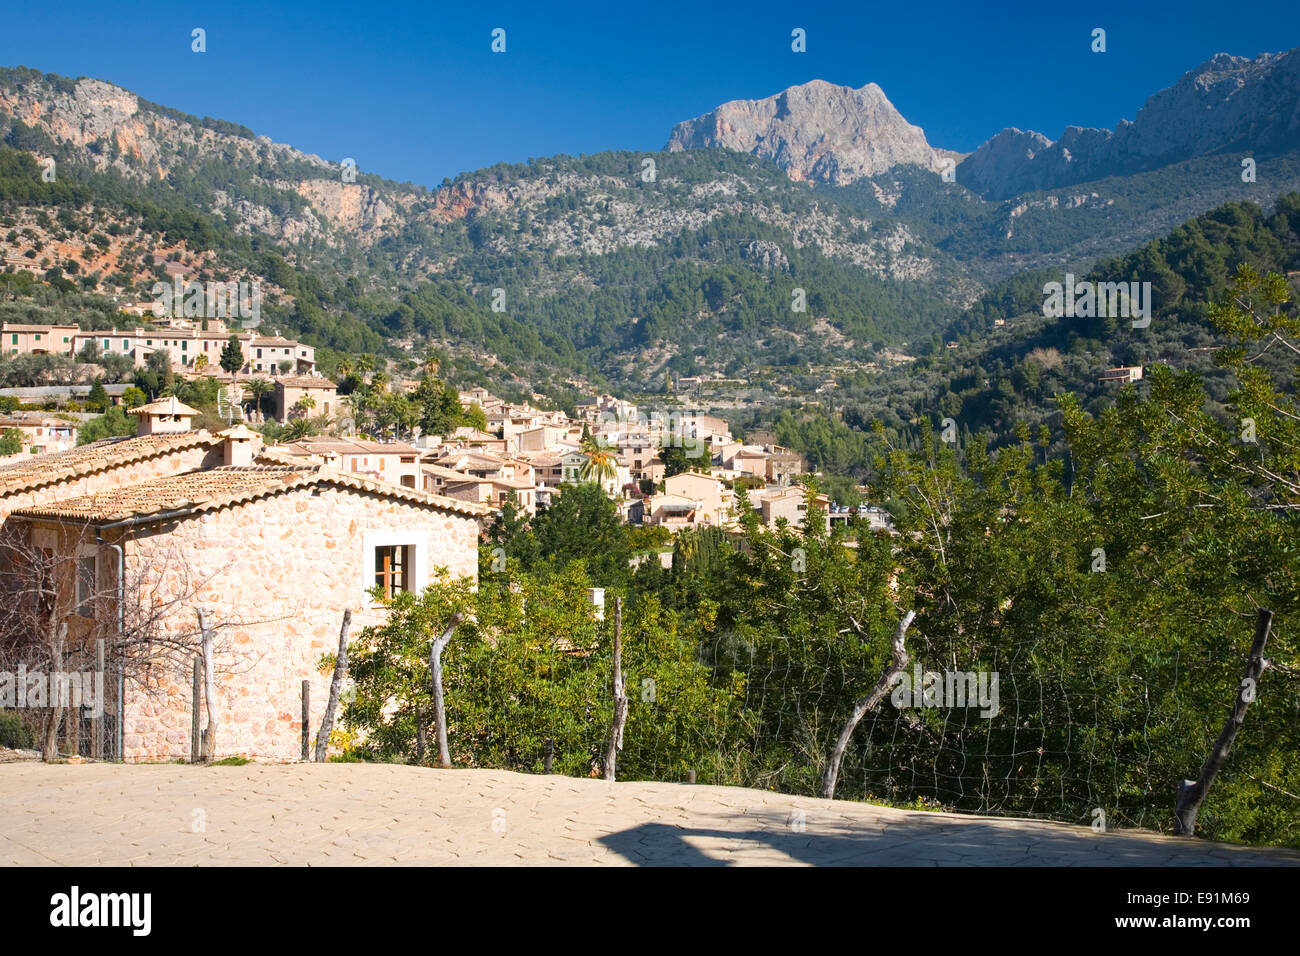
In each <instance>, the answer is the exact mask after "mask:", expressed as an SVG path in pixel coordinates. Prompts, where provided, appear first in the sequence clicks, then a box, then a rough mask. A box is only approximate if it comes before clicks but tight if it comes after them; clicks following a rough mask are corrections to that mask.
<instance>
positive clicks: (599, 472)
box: [578, 435, 618, 485]
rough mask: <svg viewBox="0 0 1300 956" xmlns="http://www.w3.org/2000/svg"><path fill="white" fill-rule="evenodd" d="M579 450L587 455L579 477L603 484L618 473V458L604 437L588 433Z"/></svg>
mask: <svg viewBox="0 0 1300 956" xmlns="http://www.w3.org/2000/svg"><path fill="white" fill-rule="evenodd" d="M579 450H580V451H581V452H582V453H583V454H584V455H586V456H587V460H586V461H584V462H583V463H582V468H581V469H580V470H579V471H578V477H579V478H581V479H582V480H583V481H596V482H599V483H600V484H602V485H603V484H604V483H605V482H606V481H609V480H611V479H612V478H614V477H615V476H616V475H617V474H618V459H617V457H616V456H615V455H614V451H613V449H612V447H611V446H610V445H608V444H606V443H605V441H604V440H603V439H600V438H593V437H591V436H590V435H588V436H587V437H586V438H585V439H583V442H582V447H581V448H580V449H579Z"/></svg>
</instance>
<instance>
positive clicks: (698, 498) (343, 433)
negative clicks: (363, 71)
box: [0, 306, 885, 531]
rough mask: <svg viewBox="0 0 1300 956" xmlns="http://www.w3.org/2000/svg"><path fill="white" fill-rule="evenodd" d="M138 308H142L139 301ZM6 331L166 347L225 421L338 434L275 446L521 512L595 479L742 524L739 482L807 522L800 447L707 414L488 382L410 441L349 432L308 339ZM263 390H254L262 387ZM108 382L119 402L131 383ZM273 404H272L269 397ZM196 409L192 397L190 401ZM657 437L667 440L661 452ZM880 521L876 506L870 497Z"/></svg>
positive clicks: (643, 518)
mask: <svg viewBox="0 0 1300 956" xmlns="http://www.w3.org/2000/svg"><path fill="white" fill-rule="evenodd" d="M132 308H135V309H136V311H135V312H134V313H132V314H136V315H141V314H143V313H142V312H141V310H140V307H130V306H129V307H127V308H126V309H124V311H125V312H128V313H130V310H131V309H132ZM0 341H2V342H3V346H4V349H5V351H6V352H7V353H9V354H11V355H39V354H62V355H69V356H78V355H83V354H84V350H85V349H86V347H87V345H89V346H90V347H91V348H92V349H94V350H97V352H99V353H114V354H119V355H122V356H124V357H126V358H128V359H130V360H131V362H132V363H133V366H134V367H135V368H142V367H144V366H145V365H146V364H147V363H148V362H149V360H150V356H152V355H154V354H156V353H160V352H161V353H165V354H166V355H167V356H168V360H169V363H170V365H171V367H172V368H174V369H176V370H177V374H178V376H179V377H180V378H182V379H185V380H188V381H194V380H197V379H211V380H213V381H215V382H217V383H218V384H219V386H220V394H221V404H222V406H223V407H224V408H225V409H226V411H227V414H228V418H229V424H233V423H234V422H235V421H247V422H248V423H249V424H253V425H257V424H258V423H259V422H261V421H264V420H266V419H267V418H270V419H273V420H275V421H277V422H280V423H284V422H288V421H290V420H291V419H292V418H294V417H299V416H302V415H305V414H308V413H310V414H312V415H313V416H314V417H315V418H316V419H317V420H318V421H321V422H322V423H324V425H325V427H326V429H328V430H329V431H330V432H332V433H333V434H327V435H321V436H306V437H301V438H298V439H297V440H291V441H285V442H282V443H280V444H279V445H276V446H275V447H276V451H277V453H279V454H283V455H288V456H291V457H293V458H294V459H297V460H302V461H308V462H312V463H317V464H323V465H327V466H329V467H333V468H338V469H341V470H343V471H346V472H348V473H350V474H354V475H362V476H365V477H367V478H370V479H373V480H375V481H379V482H384V483H389V484H395V485H398V486H401V487H404V488H416V489H421V490H424V491H428V492H431V493H434V494H438V495H443V496H446V497H448V498H454V499H456V500H459V501H468V502H473V503H475V504H481V505H486V506H488V507H491V508H497V509H500V508H503V507H505V506H506V505H507V503H509V504H512V505H513V506H515V507H517V508H518V509H520V510H522V511H524V512H526V513H527V514H529V515H535V514H536V513H537V510H538V509H539V508H545V507H547V505H548V504H549V503H550V501H551V498H552V496H553V495H554V494H555V493H556V491H557V490H558V489H559V487H560V486H561V485H563V484H565V483H575V482H579V481H596V482H597V483H599V484H600V486H601V487H602V488H604V490H605V492H606V494H607V495H608V496H609V497H610V498H611V499H612V500H613V501H615V502H616V503H617V505H618V508H619V512H620V515H621V516H622V518H623V519H624V520H625V521H626V522H627V523H628V524H632V525H642V526H649V527H663V528H666V529H668V530H670V531H673V530H676V529H679V528H687V527H701V526H712V527H719V528H730V529H733V530H734V529H735V528H736V527H737V518H738V513H737V510H736V509H737V501H736V489H737V487H738V486H739V487H743V488H744V489H745V491H746V492H747V496H748V500H749V503H750V506H751V507H752V508H754V509H755V511H756V512H758V514H759V515H760V517H761V519H762V521H763V523H765V524H767V525H768V526H772V527H774V526H775V525H776V523H777V522H778V521H780V520H785V521H787V522H789V523H790V524H793V525H796V526H798V525H802V523H803V519H804V510H805V507H806V505H805V501H804V497H805V496H804V492H803V489H802V487H801V486H800V485H798V484H797V483H796V482H795V481H794V479H796V478H797V476H799V475H800V474H802V473H803V471H804V462H803V460H802V458H801V456H799V455H798V454H796V453H794V452H792V451H791V450H790V449H788V448H784V447H781V446H779V445H776V444H774V443H771V442H766V443H746V442H742V441H738V440H736V439H735V438H734V437H733V436H732V434H731V429H730V427H729V425H728V424H727V422H726V421H725V420H724V419H722V418H719V417H717V416H714V415H707V414H702V413H698V412H691V411H680V410H676V409H670V410H658V409H656V410H642V409H639V408H638V407H637V406H636V405H635V404H633V403H632V402H629V401H625V400H622V399H619V398H616V397H614V396H612V395H599V396H593V397H591V398H588V399H585V400H581V401H579V402H578V403H577V405H576V408H575V410H574V411H575V414H574V415H573V416H569V415H566V414H565V413H563V412H561V411H557V410H543V409H539V408H535V407H533V406H532V405H531V404H529V403H528V402H523V403H511V402H507V401H505V400H503V399H501V398H498V397H497V396H495V395H493V394H492V393H491V392H489V391H488V390H487V389H485V388H481V387H480V388H474V389H470V390H465V391H461V392H460V393H459V400H460V405H461V407H462V409H464V410H466V411H469V410H471V409H477V410H480V411H481V413H482V415H483V419H484V421H485V422H486V429H479V428H474V427H470V426H462V427H459V428H456V429H455V430H453V431H451V432H450V433H448V434H446V435H428V434H420V435H418V436H416V437H415V438H414V439H413V440H412V441H411V442H409V443H408V442H403V441H396V440H391V439H387V440H373V439H372V438H368V437H364V436H358V435H356V434H355V433H354V432H355V429H354V427H353V425H352V423H351V419H350V418H349V416H348V411H347V405H346V402H345V398H346V396H343V395H340V392H339V385H338V384H337V383H336V382H335V381H333V380H332V379H330V378H327V377H325V376H323V375H321V374H320V373H319V372H318V371H317V368H316V360H315V349H314V348H313V347H312V346H310V345H306V344H303V343H301V342H297V341H293V340H289V339H285V338H283V337H281V336H278V335H272V336H263V335H257V334H255V333H252V332H248V331H233V330H231V329H229V328H228V327H227V326H226V324H225V323H224V322H223V321H222V320H221V319H217V318H213V319H208V320H203V321H201V322H200V321H193V320H188V319H181V318H166V319H161V320H154V321H153V322H152V323H150V324H149V325H148V327H137V328H134V329H132V330H129V331H126V330H120V329H108V330H83V329H80V328H77V327H75V326H67V327H64V326H43V325H30V324H24V325H18V324H13V323H4V324H3V325H2V326H0ZM230 343H237V344H238V347H239V352H240V357H241V360H242V366H241V367H240V368H239V370H238V371H233V372H231V371H225V370H223V369H222V368H221V367H220V364H219V363H220V359H221V356H222V352H223V350H224V349H227V348H228V347H229V345H230ZM254 383H261V388H264V389H265V388H269V389H271V392H270V394H269V395H268V396H267V397H268V399H269V402H265V403H264V402H261V401H260V400H258V399H259V396H258V395H257V394H256V393H257V391H258V386H257V385H255V384H254ZM417 384H418V383H416V382H412V381H397V382H394V383H392V385H391V387H392V388H394V389H404V390H406V391H407V392H410V391H413V390H414V389H415V387H416V386H417ZM89 389H90V386H89V385H80V386H61V387H60V386H49V387H44V388H27V389H6V390H3V393H11V394H12V395H13V397H16V398H18V399H20V400H22V401H25V402H27V403H29V404H35V403H37V402H44V403H46V404H47V405H49V404H50V403H57V401H58V400H59V399H62V398H76V397H78V396H84V395H86V394H87V392H88V391H89ZM105 390H106V393H107V394H108V395H109V396H110V397H111V400H112V401H113V402H114V403H116V404H122V402H123V395H124V392H125V390H126V389H125V386H121V385H118V386H113V385H108V386H106V387H105ZM267 404H269V406H270V408H269V409H268V410H264V409H266V405H267ZM189 414H190V415H191V416H197V415H198V414H199V413H198V410H196V409H189ZM10 428H12V429H15V430H17V431H18V432H20V433H21V442H22V448H21V450H20V451H18V452H16V453H14V454H11V455H8V456H4V457H0V463H15V462H22V461H25V460H26V459H27V458H30V457H31V456H33V455H43V454H48V453H51V452H59V451H66V450H68V449H70V448H73V447H75V446H76V445H77V430H78V429H77V423H76V422H75V421H72V420H68V418H56V417H52V416H51V414H50V412H49V411H41V410H34V409H31V410H27V411H14V412H11V413H9V414H7V415H5V416H4V417H3V418H0V431H3V430H4V429H10ZM663 449H672V450H673V453H671V454H669V455H667V456H665V455H664V454H663V453H662V450H663ZM818 501H819V504H820V506H821V508H822V510H823V512H824V520H825V521H826V522H827V524H828V525H830V524H835V523H847V521H848V519H849V516H850V509H849V508H848V507H847V506H841V505H839V504H838V503H836V502H832V501H831V500H830V499H829V498H828V497H826V496H824V495H823V496H820V497H819V498H818ZM869 513H870V516H871V519H872V521H873V523H879V524H881V525H883V523H884V521H885V518H884V515H883V512H880V511H878V510H875V509H871V510H870V512H869Z"/></svg>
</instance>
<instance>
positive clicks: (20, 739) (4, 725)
mask: <svg viewBox="0 0 1300 956" xmlns="http://www.w3.org/2000/svg"><path fill="white" fill-rule="evenodd" d="M0 747H10V748H12V749H14V750H34V749H35V748H36V734H34V733H33V732H32V728H31V725H30V724H28V723H27V721H26V720H24V719H23V718H22V715H20V714H11V713H4V712H0Z"/></svg>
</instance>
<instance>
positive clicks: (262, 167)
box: [0, 70, 408, 244]
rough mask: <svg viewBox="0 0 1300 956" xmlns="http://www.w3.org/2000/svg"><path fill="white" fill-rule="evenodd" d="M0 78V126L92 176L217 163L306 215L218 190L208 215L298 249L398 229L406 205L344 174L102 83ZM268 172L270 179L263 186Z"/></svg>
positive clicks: (19, 74)
mask: <svg viewBox="0 0 1300 956" xmlns="http://www.w3.org/2000/svg"><path fill="white" fill-rule="evenodd" d="M4 72H5V74H6V75H5V76H4V77H2V78H0V79H3V80H4V81H3V82H0V117H5V116H7V117H11V118H12V119H15V120H18V121H20V122H22V123H23V124H25V125H26V126H29V127H31V128H32V129H34V130H37V131H39V132H41V133H44V134H45V135H46V136H47V137H49V139H50V140H52V141H53V142H54V143H55V144H56V145H58V146H61V147H66V148H69V149H71V150H72V151H73V152H74V153H75V156H76V161H77V163H78V164H85V165H88V166H89V167H90V168H92V169H94V170H95V171H97V172H105V171H107V170H110V169H111V170H113V171H114V172H116V173H118V174H120V175H122V176H125V177H127V178H130V179H136V180H165V179H166V178H167V177H168V176H170V175H172V174H173V173H184V172H185V171H186V170H187V169H189V168H191V167H192V166H193V165H194V164H195V163H196V162H198V161H202V160H203V159H206V158H214V157H219V158H221V159H222V160H223V162H226V163H228V164H229V165H230V167H232V168H233V169H239V170H242V171H244V172H246V173H248V174H249V178H250V180H251V181H252V182H253V183H254V184H255V185H256V186H259V187H263V192H265V190H266V189H270V190H274V191H277V192H282V193H289V192H294V193H297V194H298V195H299V196H301V197H302V198H303V199H305V200H306V201H307V203H308V204H309V208H307V209H302V208H298V209H291V210H289V211H285V209H284V204H277V205H276V208H273V206H272V205H268V204H265V203H258V202H253V201H250V200H249V199H248V198H246V197H243V196H240V195H237V194H234V193H231V192H229V191H227V190H215V191H214V193H213V203H212V204H213V208H214V209H217V210H221V209H225V208H227V207H229V208H232V209H234V210H235V212H236V213H237V214H238V216H239V218H240V222H241V223H242V225H243V227H244V228H245V229H246V230H248V231H253V232H259V233H262V234H265V235H269V236H273V237H275V238H277V239H284V240H288V241H291V242H299V241H304V240H311V239H322V238H323V239H324V240H325V241H326V242H330V243H333V242H337V241H338V240H339V239H340V238H341V237H342V236H346V237H349V238H352V239H358V240H360V241H361V242H362V243H363V244H364V243H368V242H371V241H377V240H378V239H379V238H381V237H382V236H383V235H384V234H386V232H388V231H391V230H390V229H386V227H389V226H395V225H397V224H398V222H397V220H398V219H400V217H395V216H394V214H393V207H394V206H395V205H396V204H397V203H398V202H400V201H402V200H403V199H405V198H408V197H393V198H392V199H390V201H388V202H385V201H384V200H383V199H382V198H381V197H380V196H379V195H378V194H377V193H376V192H375V191H374V190H373V189H371V188H370V187H368V186H365V185H361V184H348V183H344V182H343V180H342V176H341V167H340V166H338V165H336V164H334V163H329V162H326V161H325V160H323V159H321V158H320V157H319V156H313V155H311V154H309V153H304V152H301V151H299V150H296V149H294V148H293V147H291V146H286V145H283V144H280V143H273V142H271V140H270V139H268V138H267V137H265V136H253V135H252V134H251V132H249V131H247V130H243V129H242V128H240V127H235V126H234V124H228V123H227V124H222V123H215V122H213V123H212V124H211V125H210V126H209V125H205V124H207V123H209V122H210V121H199V120H197V119H196V118H192V117H188V116H185V115H184V114H181V113H177V112H176V111H174V110H168V109H166V108H160V107H156V106H154V105H153V104H150V103H148V102H147V101H144V100H141V99H140V98H139V97H137V96H136V95H135V94H134V93H132V92H130V91H129V90H124V89H122V88H121V87H118V86H114V85H113V84H111V83H106V82H104V81H103V80H92V79H85V78H83V79H80V80H77V81H75V82H73V81H70V80H63V79H62V78H59V77H53V76H44V75H42V74H39V73H36V72H35V71H26V72H25V71H17V70H15V71H4ZM266 170H271V171H274V172H275V173H276V174H278V175H276V177H275V178H267V177H266V176H265V175H264V171H266Z"/></svg>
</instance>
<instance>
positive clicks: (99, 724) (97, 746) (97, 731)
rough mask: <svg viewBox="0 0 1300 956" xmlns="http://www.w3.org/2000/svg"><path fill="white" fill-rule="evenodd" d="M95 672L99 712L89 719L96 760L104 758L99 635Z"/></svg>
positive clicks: (101, 651) (103, 703)
mask: <svg viewBox="0 0 1300 956" xmlns="http://www.w3.org/2000/svg"><path fill="white" fill-rule="evenodd" d="M95 673H96V675H97V679H98V681H99V712H100V715H99V716H98V717H94V718H92V719H91V721H90V755H91V756H92V757H94V758H95V759H96V760H103V759H104V707H105V705H106V701H105V700H104V691H103V687H104V639H103V638H102V637H101V638H100V639H99V640H97V641H95Z"/></svg>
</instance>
